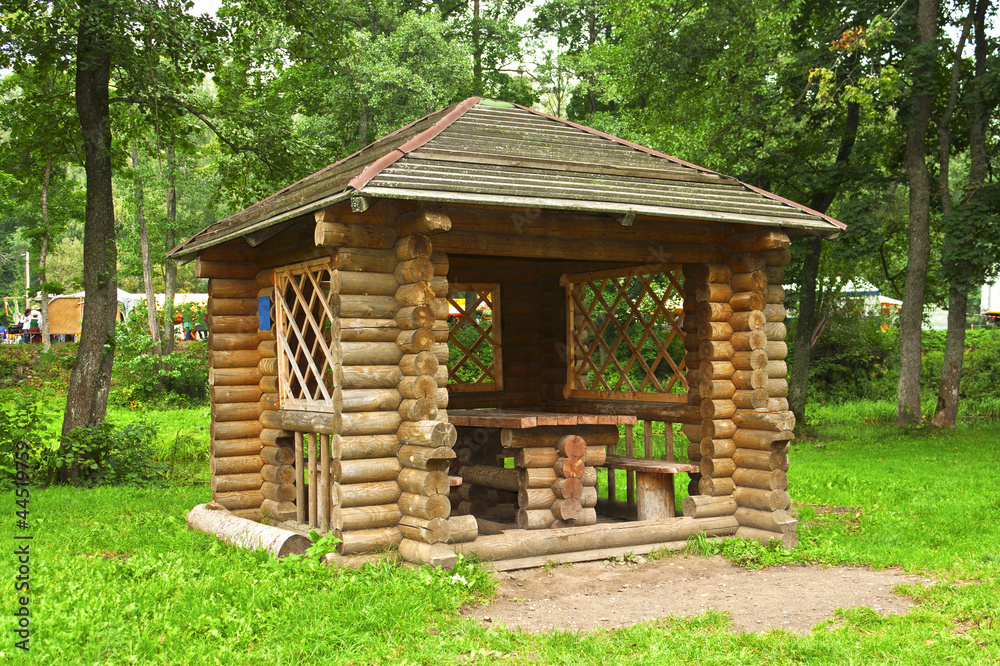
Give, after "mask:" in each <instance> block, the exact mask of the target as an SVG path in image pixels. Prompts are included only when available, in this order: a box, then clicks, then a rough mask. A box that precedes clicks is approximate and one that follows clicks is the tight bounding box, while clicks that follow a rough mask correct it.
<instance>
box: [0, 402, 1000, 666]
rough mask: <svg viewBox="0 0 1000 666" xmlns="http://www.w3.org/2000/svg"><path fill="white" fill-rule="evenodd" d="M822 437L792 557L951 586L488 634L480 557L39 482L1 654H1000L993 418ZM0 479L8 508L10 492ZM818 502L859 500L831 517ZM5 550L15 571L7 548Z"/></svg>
mask: <svg viewBox="0 0 1000 666" xmlns="http://www.w3.org/2000/svg"><path fill="white" fill-rule="evenodd" d="M194 411H196V410H194ZM170 414H173V416H171V415H170ZM112 418H115V419H118V418H127V415H123V414H113V415H112ZM144 418H146V419H147V422H148V423H151V424H155V425H156V427H157V429H158V430H159V431H162V434H163V437H164V441H165V442H166V441H167V440H169V438H170V437H172V436H173V434H172V433H175V432H177V431H180V430H190V431H191V432H193V433H197V428H198V427H199V425H200V423H199V420H198V419H199V418H201V419H205V421H207V416H206V415H204V414H202V415H198V414H196V413H192V414H188V413H187V412H186V411H184V412H183V413H180V412H172V413H167V414H162V413H155V412H147V413H145V414H144ZM205 421H203V422H202V423H204V422H205ZM815 431H816V433H817V434H816V436H815V437H814V438H812V439H808V440H802V441H799V442H798V443H797V444H796V445H795V446H794V447H793V449H792V453H791V463H792V468H791V471H790V473H789V476H790V483H791V487H790V488H789V490H790V492H791V493H792V497H793V499H794V500H795V501H796V502H799V503H801V506H799V508H798V510H799V513H800V515H801V518H802V521H803V525H801V526H800V530H799V535H800V545H799V547H798V549H797V550H796V551H795V553H794V557H795V558H798V559H801V560H808V561H819V562H824V563H830V564H839V563H855V564H870V565H873V566H877V567H885V566H901V567H903V568H904V569H906V570H907V571H910V572H918V573H928V574H930V575H932V576H934V577H935V578H936V579H938V580H940V581H941V582H940V583H938V584H936V585H933V586H930V587H928V588H921V589H910V590H907V592H908V593H910V594H912V595H913V596H914V597H915V598H916V599H917V600H918V601H919V602H920V603H919V604H918V605H917V606H915V607H914V609H912V610H911V611H910V612H909V613H907V614H906V615H902V616H893V617H888V618H882V617H880V616H879V615H877V614H876V613H874V612H873V611H869V610H867V609H854V610H849V611H844V612H842V613H840V614H839V616H838V617H837V618H836V619H835V621H833V622H830V623H824V625H820V626H819V627H817V628H816V629H815V630H814V631H813V632H812V633H811V634H809V635H807V636H798V635H794V634H791V633H788V632H783V631H778V630H775V631H772V632H770V633H767V634H763V635H753V634H733V633H731V632H729V631H728V620H727V618H726V617H725V616H724V615H722V614H720V613H713V612H710V613H705V614H702V615H699V616H697V617H694V618H691V619H664V620H660V621H656V622H650V623H644V624H641V625H636V626H633V627H630V628H626V629H620V630H608V631H598V632H593V633H589V634H571V633H566V632H552V633H547V634H540V635H528V634H519V633H512V632H509V631H507V630H505V629H503V628H502V627H500V628H492V629H485V628H482V627H480V626H479V625H478V624H475V623H473V622H470V621H466V620H463V619H462V618H460V617H459V616H458V614H457V609H458V608H459V607H460V605H461V604H462V603H465V602H467V601H469V600H470V599H471V598H473V597H474V596H475V595H477V594H482V593H484V592H488V590H489V585H488V583H487V582H486V576H485V575H484V574H483V572H482V570H481V569H479V568H478V567H475V566H474V565H471V564H463V565H461V566H460V567H459V568H458V569H457V570H456V571H452V572H442V571H432V570H429V569H427V568H408V569H402V568H396V567H391V566H379V567H372V568H369V569H366V570H363V571H339V572H338V571H330V570H325V569H323V568H321V567H317V566H310V564H309V563H308V562H297V563H277V562H274V561H272V560H270V559H269V558H268V557H266V556H263V555H260V554H253V553H247V552H244V551H239V550H236V549H233V548H229V547H227V546H224V545H222V544H220V543H218V542H216V541H215V540H213V539H211V538H209V537H207V536H205V535H202V534H196V533H192V532H189V531H188V530H187V528H186V526H185V523H184V515H185V512H186V511H187V510H188V509H189V508H190V507H192V506H193V505H195V504H198V503H200V502H205V501H207V500H208V499H209V497H210V492H209V490H208V487H207V486H206V485H204V484H196V485H176V486H171V487H163V488H147V489H140V488H131V487H124V488H99V489H94V490H79V489H72V488H49V489H34V490H32V495H31V506H30V509H31V514H30V520H31V530H30V532H31V533H32V534H33V535H34V540H33V541H32V542H31V591H30V597H31V601H30V606H29V607H30V610H31V630H32V635H31V643H30V645H31V651H30V653H27V654H25V653H23V652H22V651H21V650H18V649H17V648H15V647H14V641H15V640H16V639H15V638H14V634H13V631H12V630H13V628H14V618H13V617H12V613H13V612H14V610H15V608H16V603H17V600H16V596H17V594H16V593H15V592H14V591H13V589H12V588H11V587H8V595H7V599H8V601H7V606H6V608H7V610H6V611H5V612H4V615H5V617H6V620H5V622H6V625H5V631H4V632H3V633H2V636H3V638H2V642H0V653H2V656H0V662H7V661H10V662H13V663H33V664H43V663H52V664H105V663H107V664H128V663H141V664H146V663H153V664H159V663H164V664H201V663H220V664H301V663H353V664H383V663H388V664H404V663H409V664H423V663H427V664H430V663H435V664H458V663H461V664H533V663H544V664H602V665H606V664H643V665H648V664H666V663H670V664H740V665H743V664H757V663H761V664H790V663H817V664H826V663H836V664H870V663H893V664H936V663H939V662H948V663H959V664H984V663H1000V622H998V619H997V616H998V615H1000V576H998V566H1000V522H998V520H997V516H998V514H1000V486H998V485H997V484H996V483H995V478H996V470H997V468H996V459H997V451H998V443H1000V425H998V424H995V423H987V424H981V425H977V426H975V427H964V428H960V429H959V430H957V431H955V432H950V433H934V432H925V431H915V432H909V433H907V432H902V431H899V430H897V429H896V428H895V427H893V426H888V425H865V424H864V423H863V422H852V423H848V424H837V425H828V426H820V427H818V428H816V429H815ZM194 436H197V437H200V436H201V435H197V434H196V435H194ZM201 464H204V463H201ZM3 493H5V495H6V497H7V498H8V500H7V502H8V511H9V512H11V514H12V513H13V512H14V511H15V509H16V508H17V507H15V504H14V503H15V498H14V494H13V491H10V490H6V491H3ZM815 505H831V506H839V507H856V508H855V509H853V510H850V511H847V512H846V513H842V514H841V515H834V514H831V513H823V512H818V511H817V510H816V509H815V508H813V507H814V506H815ZM810 523H811V524H810ZM16 533H19V532H17V531H15V528H14V521H13V516H12V519H11V520H6V521H3V526H2V537H0V538H2V539H3V540H4V542H5V543H6V544H7V552H8V553H10V552H11V551H12V550H13V544H15V540H14V538H13V537H14V535H15V534H16ZM5 561H6V562H7V564H6V566H7V567H8V569H7V571H8V573H7V575H8V580H12V579H13V577H14V575H15V567H16V563H15V559H14V556H13V555H10V554H9V555H8V556H7V557H6V558H5Z"/></svg>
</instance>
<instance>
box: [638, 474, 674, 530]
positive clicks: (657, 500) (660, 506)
mask: <svg viewBox="0 0 1000 666" xmlns="http://www.w3.org/2000/svg"><path fill="white" fill-rule="evenodd" d="M635 481H636V483H635V485H636V493H635V495H636V497H635V499H636V506H637V510H638V519H639V520H666V519H667V518H673V517H674V475H673V474H662V473H659V472H636V474H635Z"/></svg>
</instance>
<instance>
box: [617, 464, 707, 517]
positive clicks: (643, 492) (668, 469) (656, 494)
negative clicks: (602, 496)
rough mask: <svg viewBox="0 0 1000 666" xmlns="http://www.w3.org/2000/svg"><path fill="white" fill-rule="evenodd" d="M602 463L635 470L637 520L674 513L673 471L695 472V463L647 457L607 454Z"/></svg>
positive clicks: (696, 467) (672, 515)
mask: <svg viewBox="0 0 1000 666" xmlns="http://www.w3.org/2000/svg"><path fill="white" fill-rule="evenodd" d="M603 467H609V468H612V469H624V470H626V471H630V472H635V487H636V491H635V501H636V508H637V511H638V519H639V520H663V519H665V518H673V517H674V502H675V498H674V474H677V473H678V472H688V473H691V472H698V471H699V469H700V468H699V466H698V465H697V464H696V463H685V462H674V461H671V460H648V459H645V458H630V457H628V456H615V455H609V456H608V457H607V459H606V460H605V461H604V465H603Z"/></svg>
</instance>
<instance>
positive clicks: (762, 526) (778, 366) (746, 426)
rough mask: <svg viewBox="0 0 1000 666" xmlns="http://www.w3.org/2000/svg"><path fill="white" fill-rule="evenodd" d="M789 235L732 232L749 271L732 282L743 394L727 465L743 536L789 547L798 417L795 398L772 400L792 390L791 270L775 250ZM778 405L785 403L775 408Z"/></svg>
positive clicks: (738, 259) (737, 378) (736, 254)
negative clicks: (788, 333)
mask: <svg viewBox="0 0 1000 666" xmlns="http://www.w3.org/2000/svg"><path fill="white" fill-rule="evenodd" d="M788 242H789V241H788V236H787V235H786V234H784V233H782V232H780V231H777V230H773V229H759V230H754V231H749V232H746V233H741V234H737V235H735V236H733V237H732V238H731V239H730V249H731V250H732V252H733V254H732V255H731V257H730V265H731V266H734V265H736V264H739V265H740V266H741V267H743V268H744V269H745V270H744V271H743V272H741V273H740V274H739V275H736V274H734V276H733V280H732V282H731V286H732V287H733V290H734V295H733V298H732V299H731V300H730V304H731V305H732V306H733V310H734V313H735V314H734V322H736V323H735V324H734V328H735V329H736V330H738V331H740V333H739V335H740V339H739V340H738V341H736V340H735V339H734V345H735V346H736V347H737V349H738V350H739V351H738V353H739V354H740V356H739V358H738V359H737V360H736V364H738V366H739V369H737V371H736V373H734V378H733V379H734V382H736V385H737V388H738V389H739V396H738V397H736V399H735V400H734V402H735V403H736V407H737V409H736V411H735V412H734V414H733V415H732V423H733V425H734V426H735V430H734V432H733V433H732V436H731V440H732V449H731V450H732V453H731V458H730V459H729V460H730V464H729V465H728V466H727V468H726V469H727V472H728V476H730V477H731V478H732V484H733V497H732V499H733V503H734V505H735V506H736V507H737V508H736V509H735V510H734V511H733V515H734V517H735V518H736V519H737V521H738V522H739V524H740V530H739V531H738V532H737V535H740V536H745V537H748V538H758V539H761V540H762V541H765V540H768V539H769V538H770V536H773V537H774V538H776V539H778V540H779V541H780V542H781V543H782V544H783V545H784V546H785V547H791V545H794V541H795V540H794V532H795V527H796V524H797V520H796V519H795V518H793V517H792V516H790V515H789V514H788V513H787V512H786V511H785V509H787V508H788V506H789V505H790V499H789V498H788V493H787V492H785V488H786V487H787V483H788V481H787V476H786V475H785V472H786V471H787V469H788V457H787V455H786V451H787V447H788V440H789V439H791V436H792V428H794V426H795V419H794V417H793V416H792V413H791V412H789V411H787V402H785V403H781V402H775V403H773V404H772V402H771V401H772V400H780V399H782V398H783V397H784V395H785V393H786V392H787V383H786V382H785V373H786V371H787V366H786V364H785V362H784V358H785V356H786V355H787V346H786V345H785V343H784V342H783V340H784V338H785V328H784V318H785V310H784V307H783V306H782V305H781V301H782V300H783V299H784V290H783V289H782V288H781V281H782V279H783V278H784V271H783V270H782V269H781V267H780V265H779V264H780V262H782V261H784V256H783V254H773V253H774V252H779V253H780V252H781V251H782V250H785V249H786V248H787V247H788ZM734 271H735V269H734ZM734 338H735V334H734ZM771 353H773V354H774V358H771V356H770V354H771ZM772 406H773V407H778V408H783V409H778V410H776V411H772V410H771V407H772ZM788 535H791V536H788Z"/></svg>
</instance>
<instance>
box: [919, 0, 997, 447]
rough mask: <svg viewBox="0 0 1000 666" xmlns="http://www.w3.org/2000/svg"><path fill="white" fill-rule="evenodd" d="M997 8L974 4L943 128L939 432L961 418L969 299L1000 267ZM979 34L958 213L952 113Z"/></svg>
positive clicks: (961, 42) (956, 61)
mask: <svg viewBox="0 0 1000 666" xmlns="http://www.w3.org/2000/svg"><path fill="white" fill-rule="evenodd" d="M991 5H992V3H990V2H989V1H988V0H972V1H971V2H970V3H969V15H968V18H967V19H966V21H965V22H964V25H963V31H962V38H961V39H960V40H959V45H958V47H956V50H955V58H954V65H953V69H952V79H951V89H950V94H949V100H948V105H947V107H946V110H945V113H944V117H943V118H942V121H941V123H940V125H939V143H940V175H939V181H938V182H939V194H940V197H941V213H942V216H943V220H942V225H943V227H944V231H945V247H944V252H943V256H942V268H943V271H944V273H945V275H946V276H947V277H948V282H949V286H948V333H947V336H946V338H945V348H944V357H943V359H942V368H941V383H940V385H939V387H938V401H937V409H936V410H935V413H934V417H933V419H932V421H931V423H932V425H934V426H935V427H943V428H954V427H955V422H956V420H957V418H958V402H959V388H960V385H961V380H962V362H963V357H964V354H965V326H966V311H967V310H968V294H969V291H970V290H971V289H973V288H976V287H978V286H980V285H981V284H983V283H984V282H985V281H986V279H987V278H988V277H989V276H990V275H991V274H992V273H993V272H994V269H995V267H996V265H997V263H998V262H1000V251H998V250H997V249H996V248H997V247H1000V201H998V193H997V191H996V190H997V186H996V184H990V185H988V184H987V183H986V176H987V171H988V166H989V151H988V149H987V145H986V141H987V139H986V137H987V135H988V127H989V125H990V118H991V115H992V113H993V111H994V109H995V108H996V106H997V103H998V100H1000V86H998V85H997V83H996V82H995V79H993V76H992V75H991V74H990V70H991V69H992V68H990V67H989V63H988V60H989V59H990V58H992V59H993V61H994V64H995V63H996V60H997V57H996V55H995V54H996V48H995V40H994V44H993V45H992V46H993V47H992V48H991V44H990V41H991V39H990V38H989V36H988V35H987V24H986V18H987V14H988V12H989V10H990V9H991ZM970 27H971V29H972V32H973V43H974V48H973V71H972V76H971V81H970V82H969V92H968V95H967V101H966V103H965V104H964V105H963V107H964V108H965V110H966V111H967V116H968V126H969V176H968V183H967V185H966V187H965V192H964V194H963V196H962V198H961V201H960V203H959V205H958V207H957V208H956V209H955V210H953V209H952V192H951V187H950V185H949V173H950V168H949V162H950V159H949V157H950V152H951V144H952V142H951V132H950V121H951V113H952V112H953V111H954V109H955V108H956V101H957V97H958V87H959V76H960V65H961V53H962V47H963V46H964V41H965V37H966V35H967V33H968V31H969V29H970Z"/></svg>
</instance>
